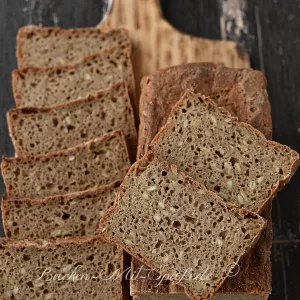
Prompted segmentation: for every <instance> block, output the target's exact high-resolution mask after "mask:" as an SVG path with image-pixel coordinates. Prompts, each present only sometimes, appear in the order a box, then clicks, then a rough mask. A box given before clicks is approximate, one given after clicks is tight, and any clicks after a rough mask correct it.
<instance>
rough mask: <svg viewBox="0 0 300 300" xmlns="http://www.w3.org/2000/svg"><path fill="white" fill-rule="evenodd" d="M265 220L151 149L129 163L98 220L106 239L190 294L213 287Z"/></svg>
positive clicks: (205, 295) (196, 295) (203, 293)
mask: <svg viewBox="0 0 300 300" xmlns="http://www.w3.org/2000/svg"><path fill="white" fill-rule="evenodd" d="M264 226H265V221H264V219H263V218H262V217H260V216H259V215H256V214H254V213H252V212H250V211H247V210H245V209H238V208H237V207H235V206H233V205H231V204H225V202H223V201H222V199H221V198H219V197H218V196H217V195H216V194H215V193H212V192H210V191H207V190H206V188H205V187H204V186H202V185H201V184H199V183H197V182H196V181H193V180H192V179H191V178H188V177H186V176H185V175H183V174H180V173H178V172H177V170H176V167H175V166H168V165H167V164H165V163H164V162H163V161H162V160H160V159H158V158H155V157H154V155H153V154H152V153H151V152H150V153H148V154H146V155H145V156H144V157H143V158H142V159H141V160H139V161H138V162H137V163H135V164H134V165H133V166H132V168H131V169H130V171H129V172H128V174H127V175H126V177H125V180H124V181H123V183H122V185H121V188H120V189H119V191H118V194H117V198H116V202H115V205H114V207H113V208H112V209H110V210H109V211H108V212H107V213H106V214H105V215H104V217H103V218H102V219H101V220H100V232H102V234H103V237H104V238H105V239H107V240H108V241H110V242H114V243H117V244H119V245H121V246H122V247H123V248H124V249H125V250H126V251H128V252H129V253H130V254H132V255H133V256H135V257H137V258H139V259H140V260H141V261H142V262H143V263H145V264H147V265H148V266H149V267H151V268H153V269H154V270H157V271H158V270H159V272H160V273H161V274H163V275H167V276H173V277H172V280H173V281H175V282H178V284H179V285H182V286H183V287H185V291H186V293H187V294H188V295H190V296H191V297H194V298H195V299H196V298H197V299H208V298H209V297H211V296H212V295H213V294H214V293H215V291H216V290H217V289H218V288H219V287H220V286H221V284H222V283H223V281H224V280H225V279H226V278H227V277H228V275H229V273H230V271H232V269H233V268H234V267H235V265H236V264H237V263H238V261H239V259H240V258H241V257H242V256H243V255H244V254H245V253H246V252H247V251H248V250H249V249H250V248H251V247H252V246H253V245H254V244H255V243H256V241H257V240H258V238H259V236H260V233H261V231H262V230H263V228H264ZM187 269H189V271H188V272H190V273H189V274H190V275H189V276H191V277H186V273H185V272H186V270H187ZM175 274H176V277H174V276H175ZM179 278H180V280H178V279H179Z"/></svg>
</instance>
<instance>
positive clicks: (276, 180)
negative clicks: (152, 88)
mask: <svg viewBox="0 0 300 300" xmlns="http://www.w3.org/2000/svg"><path fill="white" fill-rule="evenodd" d="M151 149H152V151H153V152H154V153H155V154H156V155H159V156H160V157H161V158H162V159H164V160H166V161H167V162H168V163H170V164H175V165H177V166H178V168H179V170H180V171H182V172H185V173H186V174H188V175H190V176H191V177H193V178H194V179H196V180H198V181H200V182H203V183H204V184H205V186H207V188H208V189H209V190H212V191H215V192H216V193H218V194H219V196H221V197H222V198H223V199H224V200H226V201H230V202H231V203H233V204H235V205H237V206H239V207H245V208H246V209H249V210H251V211H254V212H257V213H259V212H262V211H263V210H264V208H265V207H266V205H268V203H269V202H270V200H271V199H273V198H274V196H275V194H276V192H277V191H278V190H279V189H281V188H282V187H283V186H284V185H285V184H286V183H287V182H288V181H289V180H290V178H291V177H292V175H293V174H294V172H295V170H296V169H297V167H298V165H299V155H298V153H297V152H296V151H293V150H292V149H290V148H289V147H287V146H283V145H281V144H278V143H275V142H272V141H267V140H266V138H265V136H264V135H262V134H261V133H260V132H259V131H257V130H256V129H254V128H253V127H252V126H251V125H249V124H246V123H241V122H238V121H237V118H234V117H232V116H231V115H230V114H229V112H228V111H226V110H225V109H223V108H218V107H217V105H216V104H215V103H214V102H213V101H212V100H210V99H209V98H205V97H202V96H201V95H197V94H195V93H193V92H192V91H190V90H188V91H187V92H186V93H185V94H184V96H183V97H182V98H181V100H180V101H179V102H178V103H177V104H176V105H175V106H174V108H173V110H172V112H171V114H170V117H169V120H168V121H167V123H166V125H165V126H164V127H163V128H162V129H161V130H160V131H159V133H158V134H157V135H156V137H155V138H154V139H153V141H152V143H151Z"/></svg>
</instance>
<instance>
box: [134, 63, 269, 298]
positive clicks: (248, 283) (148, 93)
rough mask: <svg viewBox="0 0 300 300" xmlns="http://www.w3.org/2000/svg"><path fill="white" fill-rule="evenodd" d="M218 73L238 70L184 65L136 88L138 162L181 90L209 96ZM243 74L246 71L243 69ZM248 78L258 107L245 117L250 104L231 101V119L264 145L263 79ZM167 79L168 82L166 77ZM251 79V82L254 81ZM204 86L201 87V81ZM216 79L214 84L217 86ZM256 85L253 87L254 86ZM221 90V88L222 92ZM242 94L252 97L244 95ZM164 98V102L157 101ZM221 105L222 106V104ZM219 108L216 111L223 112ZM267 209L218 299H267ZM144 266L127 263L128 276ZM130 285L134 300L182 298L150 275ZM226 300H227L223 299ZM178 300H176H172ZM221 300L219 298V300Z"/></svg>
mask: <svg viewBox="0 0 300 300" xmlns="http://www.w3.org/2000/svg"><path fill="white" fill-rule="evenodd" d="M217 67H218V68H219V69H220V71H219V77H221V78H222V74H223V72H222V70H225V71H226V70H227V71H229V72H232V73H235V72H238V70H237V69H230V68H225V67H220V66H217V65H215V64H201V63H200V64H187V65H182V66H180V67H173V68H168V69H165V70H161V71H157V72H156V73H154V74H153V75H150V76H147V77H145V78H144V79H143V81H142V83H141V87H142V95H141V98H140V120H141V124H140V131H139V145H138V157H137V158H141V157H142V156H143V155H144V154H145V151H146V149H148V146H149V144H150V142H151V140H152V139H153V138H154V136H155V135H156V134H157V132H158V130H159V129H160V127H161V126H163V125H164V124H165V122H166V120H167V118H168V115H169V113H170V111H171V108H172V106H173V105H174V104H175V103H176V102H177V101H178V100H179V99H180V97H181V96H182V94H183V93H184V91H185V89H186V88H189V87H194V89H195V91H196V92H199V93H202V94H204V95H210V94H211V90H212V88H211V82H213V81H214V77H215V76H214V73H215V69H216V68H217ZM245 70H246V69H245ZM249 72H250V73H249V74H251V73H252V72H255V73H253V74H255V75H256V76H257V80H258V81H260V82H261V83H260V84H261V89H257V93H260V97H262V99H265V100H264V101H262V103H258V104H256V103H255V102H256V101H257V102H259V101H258V100H259V98H260V97H256V98H254V99H253V106H254V107H257V111H256V115H255V116H251V115H250V116H247V113H248V111H249V109H250V103H248V102H245V103H243V102H242V101H241V100H239V99H236V100H235V98H232V99H231V100H232V101H231V106H230V105H229V108H230V107H232V108H234V109H232V114H233V115H234V116H239V118H240V119H241V120H247V123H249V124H251V125H252V126H253V127H255V128H256V129H258V130H260V131H261V132H263V133H264V134H265V135H266V137H267V139H271V137H272V119H271V114H270V103H269V100H268V95H267V92H266V79H265V77H264V75H263V74H262V73H261V72H258V71H253V70H250V71H249ZM170 74H171V75H172V76H170ZM256 76H255V77H256ZM223 79H224V83H223V87H224V86H225V89H224V90H228V89H230V88H232V85H228V86H227V89H226V85H227V84H226V82H225V79H226V77H225V76H223ZM229 79H231V80H228V81H229V82H233V80H232V76H231V77H229ZM204 80H205V81H204ZM220 81H221V79H220V80H218V83H220ZM257 85H258V83H257ZM223 87H222V88H223ZM247 92H251V91H250V90H247ZM161 93H163V95H164V97H161V96H160V95H161ZM222 104H223V103H222ZM222 104H220V105H219V106H222ZM271 208H272V204H270V205H269V207H267V208H266V210H265V211H264V212H263V214H262V216H263V217H264V218H265V219H266V220H267V228H266V230H264V231H263V233H262V235H261V238H260V240H259V241H258V243H257V245H256V246H255V247H254V248H253V250H252V251H251V252H250V253H249V254H247V255H246V256H245V257H244V258H243V259H242V260H241V261H240V271H239V273H238V274H237V276H234V277H231V278H227V279H226V280H225V282H224V284H223V285H222V286H221V288H220V289H219V291H218V295H219V296H220V295H221V294H226V295H227V297H228V295H230V294H233V295H239V294H241V295H247V294H249V295H253V296H254V295H257V299H266V298H267V297H268V295H269V294H270V293H271V289H272V287H271V274H272V272H271V267H272V265H271V260H270V254H271V247H272V239H273V232H272V219H271ZM142 266H143V264H142V263H141V262H140V261H139V260H138V259H135V258H133V259H132V272H134V271H137V270H139V269H140V267H142ZM140 275H141V276H139V277H137V278H136V279H134V280H131V283H130V285H131V295H132V296H136V297H137V300H138V299H143V295H146V294H149V295H165V297H166V298H165V299H166V300H167V299H173V298H172V295H173V294H174V295H175V296H177V297H178V296H180V295H182V296H183V295H184V290H183V288H182V287H180V286H178V285H176V284H175V283H173V282H170V281H164V282H163V284H160V285H158V282H156V281H155V278H157V274H154V275H153V276H151V274H150V273H149V272H147V271H146V270H143V272H142V273H141V274H140ZM227 297H226V299H229V298H227ZM176 299H177V298H176ZM222 299H223V298H222Z"/></svg>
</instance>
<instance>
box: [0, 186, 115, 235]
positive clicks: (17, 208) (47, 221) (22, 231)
mask: <svg viewBox="0 0 300 300" xmlns="http://www.w3.org/2000/svg"><path fill="white" fill-rule="evenodd" d="M118 186H119V183H118V182H117V183H112V184H110V185H107V186H103V187H100V188H98V189H94V190H88V191H83V192H77V193H71V194H66V195H58V196H51V197H46V198H42V199H26V198H25V199H6V197H3V199H2V220H3V226H4V231H5V235H6V237H7V238H10V239H14V240H36V239H45V240H53V239H58V238H69V237H76V236H82V237H83V236H91V235H96V234H97V233H98V225H99V220H100V217H101V216H103V215H104V212H106V211H107V209H108V208H110V207H111V206H112V205H113V203H114V198H115V193H116V191H117V187H118Z"/></svg>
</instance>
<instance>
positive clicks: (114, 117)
mask: <svg viewBox="0 0 300 300" xmlns="http://www.w3.org/2000/svg"><path fill="white" fill-rule="evenodd" d="M7 121H8V127H9V132H10V136H11V138H12V141H13V144H14V148H15V151H16V155H17V156H26V155H41V154H47V153H49V152H55V151H59V150H63V149H66V148H70V147H73V146H75V145H77V144H80V143H82V142H84V141H88V140H90V139H92V138H95V137H101V136H102V135H104V134H106V133H108V132H110V131H112V130H116V129H120V130H122V131H123V133H124V135H125V139H126V142H127V144H128V147H129V150H130V151H129V152H130V154H131V156H132V157H134V155H135V153H136V144H137V134H136V129H135V124H134V116H133V111H132V107H131V104H130V99H129V96H128V91H127V88H126V85H125V83H117V84H115V85H113V86H111V87H110V88H107V89H105V90H101V91H99V92H97V93H95V94H93V95H89V96H88V97H86V98H82V99H80V100H77V101H72V102H69V103H66V104H60V105H56V106H53V107H51V108H17V109H11V110H9V111H8V113H7Z"/></svg>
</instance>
